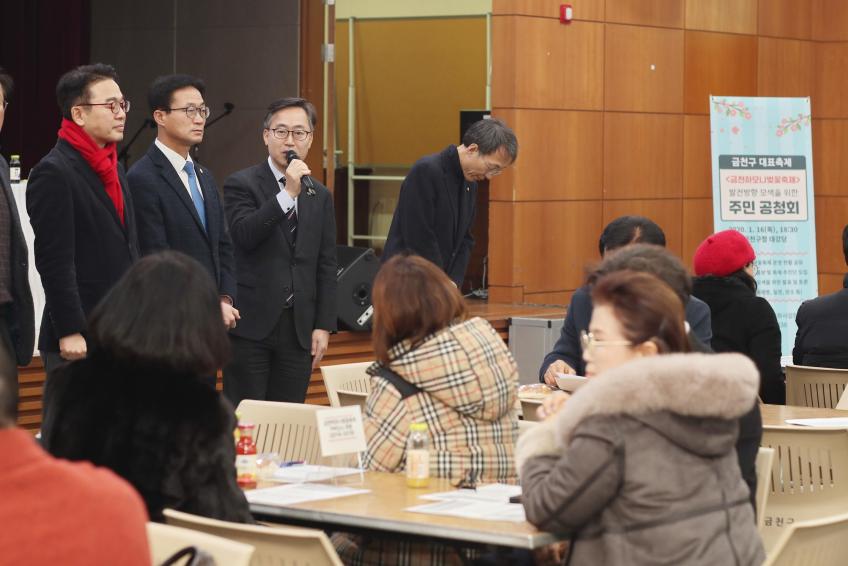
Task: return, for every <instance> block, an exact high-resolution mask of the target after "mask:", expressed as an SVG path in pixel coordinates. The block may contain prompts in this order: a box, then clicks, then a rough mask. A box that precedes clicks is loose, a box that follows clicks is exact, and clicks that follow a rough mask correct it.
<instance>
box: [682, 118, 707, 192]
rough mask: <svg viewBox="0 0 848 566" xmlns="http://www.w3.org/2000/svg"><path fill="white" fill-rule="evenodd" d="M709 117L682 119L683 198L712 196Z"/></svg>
mask: <svg viewBox="0 0 848 566" xmlns="http://www.w3.org/2000/svg"><path fill="white" fill-rule="evenodd" d="M711 156H712V154H711V152H710V118H709V116H692V115H686V116H684V117H683V196H684V197H686V198H696V197H699V198H705V197H710V196H711V195H712V194H713V185H712V175H713V173H712V161H711V160H712V157H711Z"/></svg>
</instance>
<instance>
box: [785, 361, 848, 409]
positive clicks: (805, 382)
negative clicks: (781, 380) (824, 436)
mask: <svg viewBox="0 0 848 566" xmlns="http://www.w3.org/2000/svg"><path fill="white" fill-rule="evenodd" d="M846 385H848V369H834V368H817V367H811V366H796V365H788V366H786V404H787V405H795V406H798V407H825V408H828V409H833V408H834V407H836V405H837V403H839V398H840V397H841V396H842V392H843V391H845V386H846Z"/></svg>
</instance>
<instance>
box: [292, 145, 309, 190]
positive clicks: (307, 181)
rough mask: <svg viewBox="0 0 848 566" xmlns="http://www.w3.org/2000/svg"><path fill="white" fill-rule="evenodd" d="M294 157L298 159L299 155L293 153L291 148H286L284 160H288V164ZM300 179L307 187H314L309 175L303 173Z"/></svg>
mask: <svg viewBox="0 0 848 566" xmlns="http://www.w3.org/2000/svg"><path fill="white" fill-rule="evenodd" d="M295 159H300V157H298V156H297V153H295V151H294V150H293V149H290V150H288V151H287V152H286V161H288V162H289V165H291V162H292V161H293V160H295ZM300 180H301V182H302V183H303V185H304V186H305V187H306V188H307V189H314V188H315V185H313V184H312V179H311V178H310V177H309V175H304V176H303V177H301V178H300Z"/></svg>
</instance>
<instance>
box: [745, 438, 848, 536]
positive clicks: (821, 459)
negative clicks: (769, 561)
mask: <svg viewBox="0 0 848 566" xmlns="http://www.w3.org/2000/svg"><path fill="white" fill-rule="evenodd" d="M761 444H762V445H763V446H766V447H769V448H772V449H774V462H773V464H772V467H771V477H770V478H768V480H767V481H769V494H768V500H767V501H766V508H765V512H764V513H763V523H762V528H761V531H760V533H761V534H762V537H763V544H764V545H765V548H766V551H769V549H771V548H773V547H774V545H775V543H776V542H777V539H778V538H779V536H780V535H781V533H782V532H783V531H784V530H785V528H786V527H788V526H789V525H791V524H793V523H795V522H797V521H804V520H807V519H816V518H819V517H827V516H831V515H837V514H839V513H842V512H844V511H845V509H848V431H846V430H833V429H816V428H808V427H798V428H785V427H769V426H764V427H763V439H762V443H761Z"/></svg>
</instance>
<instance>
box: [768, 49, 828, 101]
mask: <svg viewBox="0 0 848 566" xmlns="http://www.w3.org/2000/svg"><path fill="white" fill-rule="evenodd" d="M813 53H814V50H813V44H812V42H809V41H798V40H794V39H773V38H770V37H761V38H760V39H759V49H758V54H759V56H758V61H759V65H758V68H759V72H758V77H759V78H758V82H757V84H758V87H757V91H758V93H757V95H758V96H802V97H803V96H811V95H812V94H813V82H814V81H813V71H814V68H815V65H814V64H813Z"/></svg>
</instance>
